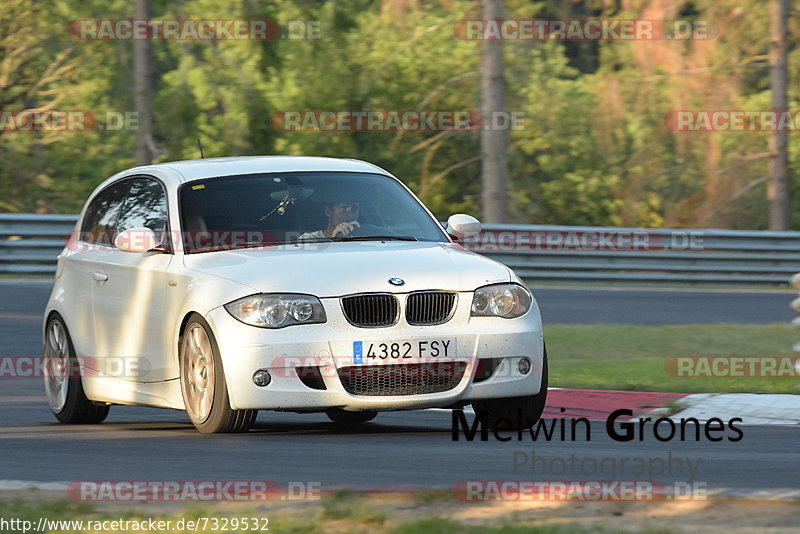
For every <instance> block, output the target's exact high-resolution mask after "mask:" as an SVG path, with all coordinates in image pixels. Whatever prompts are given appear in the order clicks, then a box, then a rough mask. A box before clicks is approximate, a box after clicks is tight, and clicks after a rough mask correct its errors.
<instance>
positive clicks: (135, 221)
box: [115, 178, 167, 242]
mask: <svg viewBox="0 0 800 534" xmlns="http://www.w3.org/2000/svg"><path fill="white" fill-rule="evenodd" d="M131 228H149V229H151V230H152V231H153V232H155V234H156V236H157V237H158V238H159V239H160V240H161V241H162V242H163V241H164V235H165V232H166V230H167V197H166V195H165V193H164V188H163V187H162V186H161V183H159V182H158V181H157V180H154V179H153V178H136V179H135V180H134V181H133V186H131V189H130V192H129V193H128V199H127V200H126V201H125V207H124V208H123V210H122V215H121V216H120V218H119V222H118V223H117V228H116V233H115V236H116V234H118V233H120V232H122V231H124V230H130V229H131Z"/></svg>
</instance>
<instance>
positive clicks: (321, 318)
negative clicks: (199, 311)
mask: <svg viewBox="0 0 800 534" xmlns="http://www.w3.org/2000/svg"><path fill="white" fill-rule="evenodd" d="M225 309H226V310H228V313H230V314H231V315H233V316H234V317H235V318H236V319H238V320H240V321H241V322H243V323H245V324H249V325H252V326H258V327H261V328H283V327H284V326H291V325H296V324H314V323H324V322H325V321H326V317H325V309H324V308H323V307H322V303H321V302H320V301H319V299H318V298H317V297H312V296H311V295H294V294H286V295H276V294H265V295H251V296H249V297H244V298H241V299H239V300H234V301H233V302H230V303H228V304H226V305H225Z"/></svg>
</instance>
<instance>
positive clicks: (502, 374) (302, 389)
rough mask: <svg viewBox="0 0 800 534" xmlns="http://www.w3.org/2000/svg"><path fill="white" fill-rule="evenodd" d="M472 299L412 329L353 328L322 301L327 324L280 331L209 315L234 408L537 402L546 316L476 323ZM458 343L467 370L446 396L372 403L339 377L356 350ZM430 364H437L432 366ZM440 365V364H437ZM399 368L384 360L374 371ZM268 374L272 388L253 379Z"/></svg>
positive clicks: (463, 298) (458, 357)
mask: <svg viewBox="0 0 800 534" xmlns="http://www.w3.org/2000/svg"><path fill="white" fill-rule="evenodd" d="M471 301H472V294H471V293H461V294H459V299H458V303H457V307H456V311H455V313H454V315H453V317H452V318H451V319H450V320H449V321H448V322H447V323H445V324H441V325H436V326H411V325H408V324H407V323H405V321H404V320H403V319H402V318H401V319H400V321H399V322H398V324H396V325H394V326H391V327H386V328H358V327H355V326H352V325H351V324H350V323H348V321H347V320H346V318H345V317H344V314H343V312H342V310H341V306H340V304H339V299H322V304H323V306H324V307H325V313H326V315H327V322H326V323H324V324H313V325H299V326H290V327H287V328H282V329H278V330H270V329H264V328H257V327H254V326H250V325H246V324H243V323H241V322H239V321H237V320H236V319H234V318H233V317H231V316H230V314H228V312H227V311H226V310H225V309H224V308H223V307H218V308H215V309H214V310H212V311H211V312H209V314H208V315H207V316H206V320H207V321H208V323H209V324H210V326H211V328H212V330H213V332H214V335H215V336H216V340H217V344H218V346H219V349H220V354H221V358H222V364H223V367H224V372H225V380H226V383H227V386H228V394H229V396H230V402H231V408H233V409H258V410H286V411H323V410H326V409H328V408H333V407H337V408H343V409H345V410H352V411H359V410H376V411H390V410H404V409H419V408H432V407H445V406H450V405H454V404H459V403H464V404H468V403H470V402H471V401H473V400H477V399H487V398H501V397H518V396H525V395H533V394H536V393H537V392H538V391H539V388H540V384H541V375H542V361H543V352H544V349H543V341H542V324H541V318H540V315H539V308H538V306H537V304H536V301H535V300H534V301H533V303H532V305H531V309H530V310H529V311H528V313H526V314H525V315H524V316H522V317H520V318H517V319H501V318H495V317H470V305H471ZM417 339H424V340H431V339H452V340H454V341H455V344H456V347H457V351H456V353H455V354H451V355H449V356H448V360H447V361H461V362H465V363H466V369H465V372H464V374H463V377H461V379H460V381H458V383H457V384H456V385H455V387H453V388H452V389H449V390H447V391H442V392H439V393H424V394H412V395H391V396H387V395H380V396H366V395H355V394H351V393H348V391H347V390H346V389H345V387H344V385H343V384H342V380H341V379H340V378H339V374H338V370H339V369H340V368H342V367H347V366H352V365H353V342H354V341H363V342H364V343H365V344H367V343H369V342H382V341H385V340H406V341H415V340H417ZM523 357H525V358H528V359H529V360H530V361H531V364H532V365H531V370H530V372H528V373H527V374H525V375H523V374H521V373H520V372H519V370H518V362H519V360H520V359H521V358H523ZM490 358H492V359H496V360H495V362H496V364H497V365H496V366H495V368H494V372H493V373H492V375H491V376H490V377H489V378H487V379H485V380H482V381H480V382H475V381H474V380H473V377H474V375H475V373H476V370H477V366H478V362H479V360H480V359H490ZM428 361H430V360H428ZM438 361H441V360H438ZM373 364H377V365H393V362H392V361H391V360H377V361H374V362H372V361H371V362H370V365H373ZM298 367H317V368H319V370H320V374H321V377H322V379H323V381H324V388H325V389H312V388H311V387H309V386H307V385H306V384H304V383H303V381H302V380H301V379H300V377H299V376H298V374H297V368H298ZM260 369H266V370H267V371H268V372H269V373H270V375H271V377H272V381H271V382H270V384H269V385H268V386H265V387H259V386H256V385H255V384H254V383H253V374H254V373H255V372H256V371H257V370H260Z"/></svg>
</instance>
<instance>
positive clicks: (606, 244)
mask: <svg viewBox="0 0 800 534" xmlns="http://www.w3.org/2000/svg"><path fill="white" fill-rule="evenodd" d="M76 221H77V216H75V215H31V214H23V215H17V214H0V273H3V274H20V275H28V274H52V273H54V272H55V258H56V256H57V255H58V253H59V252H60V251H61V249H62V248H63V246H64V243H65V238H66V236H67V235H69V234H70V232H72V231H73V229H74V226H75V222H76ZM464 243H465V246H466V247H467V248H469V249H471V250H475V251H476V252H480V253H482V254H485V255H487V256H489V257H491V258H494V259H497V260H498V261H501V262H503V263H505V264H506V265H508V266H509V267H511V268H512V269H514V270H515V271H516V272H517V274H519V276H520V277H521V278H523V279H524V280H525V281H526V282H529V283H572V284H576V283H584V284H585V283H602V284H609V283H610V284H637V285H697V286H715V285H716V286H762V287H764V286H766V287H786V286H787V280H788V279H789V278H790V277H791V276H792V275H793V274H794V273H796V272H797V270H798V265H800V232H760V231H735V230H671V229H645V228H610V227H588V226H544V225H486V226H485V227H484V229H483V231H482V232H481V233H480V234H477V235H467V236H465V242H464Z"/></svg>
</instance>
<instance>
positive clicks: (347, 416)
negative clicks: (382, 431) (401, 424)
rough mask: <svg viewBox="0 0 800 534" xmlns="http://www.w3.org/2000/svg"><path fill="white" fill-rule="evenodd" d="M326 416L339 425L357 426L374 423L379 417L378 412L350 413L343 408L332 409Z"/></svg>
mask: <svg viewBox="0 0 800 534" xmlns="http://www.w3.org/2000/svg"><path fill="white" fill-rule="evenodd" d="M325 415H327V416H328V419H330V420H331V421H333V422H334V423H336V424H339V425H357V424H360V423H366V422H369V421H372V420H373V419H375V417H377V416H378V412H371V411H364V412H348V411H347V410H342V409H341V408H330V409H329V410H328V411H326V412H325Z"/></svg>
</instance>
